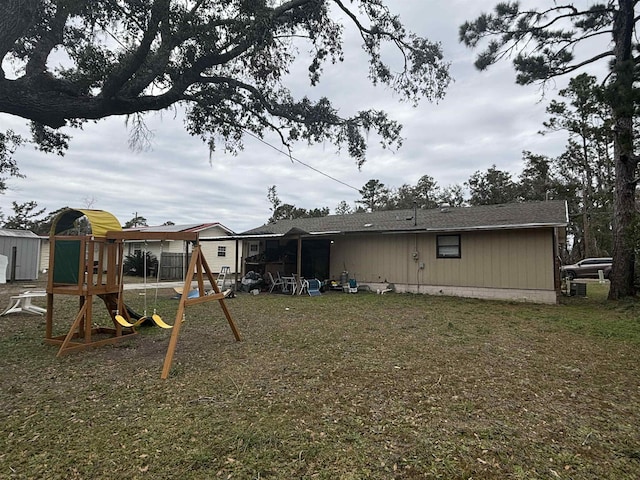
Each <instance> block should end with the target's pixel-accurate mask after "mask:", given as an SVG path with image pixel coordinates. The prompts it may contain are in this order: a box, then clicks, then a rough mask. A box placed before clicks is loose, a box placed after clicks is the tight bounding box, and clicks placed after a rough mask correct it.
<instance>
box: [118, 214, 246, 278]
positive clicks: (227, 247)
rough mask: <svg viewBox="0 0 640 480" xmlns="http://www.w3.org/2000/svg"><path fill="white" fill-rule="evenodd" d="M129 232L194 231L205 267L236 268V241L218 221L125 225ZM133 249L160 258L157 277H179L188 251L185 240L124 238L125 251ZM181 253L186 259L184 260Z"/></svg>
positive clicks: (216, 270)
mask: <svg viewBox="0 0 640 480" xmlns="http://www.w3.org/2000/svg"><path fill="white" fill-rule="evenodd" d="M125 231H132V232H136V231H137V232H195V233H197V234H198V239H199V242H200V248H201V250H202V253H203V255H204V257H205V259H206V260H207V264H208V265H209V268H210V269H211V271H212V272H214V273H219V272H220V271H221V270H222V267H229V273H232V274H233V273H235V272H236V271H238V270H239V265H240V263H239V262H240V259H239V257H238V254H239V253H240V252H241V248H240V241H239V240H238V239H234V238H231V237H232V236H233V235H234V232H233V231H232V230H230V229H228V228H227V227H225V226H224V225H222V224H221V223H217V222H215V223H196V224H188V225H159V226H151V227H147V226H145V227H135V228H128V229H125ZM136 251H140V252H144V251H146V252H150V253H152V254H153V255H155V256H156V258H158V259H159V260H160V259H162V260H161V265H162V268H161V271H160V275H161V279H162V280H172V279H182V278H183V275H184V273H183V269H184V265H186V264H188V262H189V256H190V254H191V246H190V245H189V242H185V241H182V240H164V241H161V240H147V241H146V242H145V241H140V240H127V241H126V242H125V255H133V254H134V253H135V252H136ZM185 255H186V256H187V260H186V262H185V260H184V259H185Z"/></svg>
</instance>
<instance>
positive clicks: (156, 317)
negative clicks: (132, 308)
mask: <svg viewBox="0 0 640 480" xmlns="http://www.w3.org/2000/svg"><path fill="white" fill-rule="evenodd" d="M151 320H153V323H155V324H156V325H157V326H159V327H160V328H164V329H169V328H173V325H169V324H168V323H166V322H165V321H164V320H162V317H160V315H158V314H157V313H154V314H153V316H152V317H151Z"/></svg>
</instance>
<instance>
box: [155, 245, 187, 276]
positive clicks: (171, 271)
mask: <svg viewBox="0 0 640 480" xmlns="http://www.w3.org/2000/svg"><path fill="white" fill-rule="evenodd" d="M184 269H185V266H184V253H166V252H162V258H161V259H160V280H182V279H184Z"/></svg>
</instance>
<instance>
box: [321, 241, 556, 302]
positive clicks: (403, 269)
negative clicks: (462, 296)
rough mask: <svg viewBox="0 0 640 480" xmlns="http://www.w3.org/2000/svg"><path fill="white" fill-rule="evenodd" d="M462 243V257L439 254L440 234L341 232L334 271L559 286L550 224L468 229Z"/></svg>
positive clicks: (402, 280)
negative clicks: (547, 226)
mask: <svg viewBox="0 0 640 480" xmlns="http://www.w3.org/2000/svg"><path fill="white" fill-rule="evenodd" d="M460 245H461V258H437V257H436V235H435V234H427V233H424V234H403V235H370V236H354V237H338V238H337V239H336V240H335V241H334V244H333V245H332V250H331V266H330V269H331V277H332V278H339V277H340V273H341V272H342V271H343V270H346V271H348V272H349V274H350V276H351V277H355V278H357V279H358V281H359V282H361V283H367V282H370V283H384V282H389V283H398V284H406V285H418V286H419V285H435V286H456V287H478V288H502V289H534V290H540V289H542V290H553V289H554V263H553V262H554V253H553V231H552V230H551V229H538V230H533V229H531V230H503V231H493V232H463V233H461V234H460ZM414 252H417V258H414V256H413V253H414ZM421 266H423V267H424V268H421Z"/></svg>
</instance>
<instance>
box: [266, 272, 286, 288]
mask: <svg viewBox="0 0 640 480" xmlns="http://www.w3.org/2000/svg"><path fill="white" fill-rule="evenodd" d="M267 280H269V282H270V283H271V288H269V293H272V292H273V290H274V289H275V288H276V287H278V288H280V291H282V287H283V285H284V280H283V279H282V278H280V275H278V278H277V279H275V278H273V275H272V274H271V272H267Z"/></svg>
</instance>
